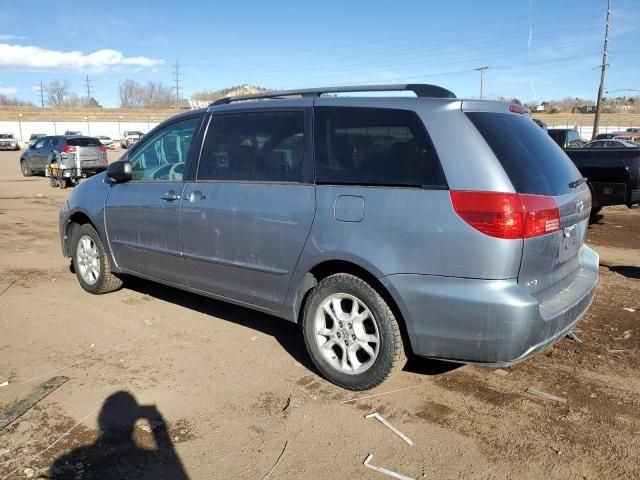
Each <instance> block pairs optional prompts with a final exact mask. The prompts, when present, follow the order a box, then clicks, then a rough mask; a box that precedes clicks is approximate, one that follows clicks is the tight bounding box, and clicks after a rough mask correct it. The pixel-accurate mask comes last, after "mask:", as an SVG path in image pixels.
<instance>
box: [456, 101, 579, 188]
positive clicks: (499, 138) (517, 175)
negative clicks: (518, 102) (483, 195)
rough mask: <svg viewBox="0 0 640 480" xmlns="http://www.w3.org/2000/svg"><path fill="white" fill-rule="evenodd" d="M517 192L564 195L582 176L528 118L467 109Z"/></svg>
mask: <svg viewBox="0 0 640 480" xmlns="http://www.w3.org/2000/svg"><path fill="white" fill-rule="evenodd" d="M466 115H467V117H468V118H469V119H470V120H471V122H472V123H473V124H474V125H475V127H476V128H477V129H478V131H479V132H480V134H481V135H482V136H483V137H484V139H485V141H486V142H487V144H489V146H490V147H491V149H492V150H493V153H494V154H495V155H496V157H497V159H498V161H499V162H500V164H501V165H502V168H504V170H505V172H506V174H507V175H508V176H509V179H510V180H511V183H512V184H513V187H514V188H515V189H516V191H517V192H518V193H529V194H533V195H552V196H557V195H565V194H568V193H575V189H573V188H571V187H569V184H570V183H571V182H573V181H574V180H577V179H578V178H580V177H581V176H582V175H580V172H579V171H578V169H577V168H576V167H575V166H574V165H573V162H572V161H571V160H570V159H569V157H567V155H566V154H565V153H564V152H563V151H562V149H561V148H560V147H559V146H558V145H557V144H556V142H554V141H553V139H552V138H551V137H550V136H549V135H547V134H546V133H545V132H544V130H542V129H541V128H540V127H538V126H537V125H536V124H535V123H534V122H532V121H531V119H529V118H527V117H524V116H519V115H513V114H508V113H493V112H466Z"/></svg>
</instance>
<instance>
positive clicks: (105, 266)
mask: <svg viewBox="0 0 640 480" xmlns="http://www.w3.org/2000/svg"><path fill="white" fill-rule="evenodd" d="M84 237H89V238H90V239H91V241H92V242H93V244H94V245H95V247H96V249H97V252H98V264H99V273H98V275H97V278H96V280H95V281H94V282H93V283H89V282H87V281H85V279H84V278H83V277H82V273H81V268H80V267H79V265H78V244H79V242H80V240H81V239H83V238H84ZM71 247H72V250H71V251H72V253H73V257H72V262H73V269H74V271H75V273H76V277H77V278H78V282H80V286H81V287H82V288H83V289H84V290H86V291H87V292H89V293H93V294H94V295H102V294H103V293H109V292H114V291H116V290H118V289H119V288H120V287H122V280H121V279H120V278H118V277H117V276H116V275H115V274H114V273H112V272H111V265H110V263H109V257H108V256H107V254H106V252H105V249H104V245H103V244H102V240H100V236H99V235H98V233H97V232H96V231H95V229H94V228H93V227H92V226H91V225H89V224H84V225H75V226H74V228H73V233H72V235H71Z"/></svg>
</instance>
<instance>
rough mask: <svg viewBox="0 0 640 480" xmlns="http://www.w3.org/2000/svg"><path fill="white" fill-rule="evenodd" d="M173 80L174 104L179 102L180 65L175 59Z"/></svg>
mask: <svg viewBox="0 0 640 480" xmlns="http://www.w3.org/2000/svg"><path fill="white" fill-rule="evenodd" d="M174 74H175V77H174V81H175V82H176V86H175V89H176V106H178V104H179V103H180V65H178V61H177V60H176V64H175V66H174Z"/></svg>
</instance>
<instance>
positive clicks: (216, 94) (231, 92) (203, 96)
mask: <svg viewBox="0 0 640 480" xmlns="http://www.w3.org/2000/svg"><path fill="white" fill-rule="evenodd" d="M269 91H271V90H270V89H268V88H264V87H257V86H255V85H246V84H245V85H238V86H235V87H229V88H224V89H222V90H213V91H212V90H203V91H201V92H196V93H194V94H193V95H192V96H191V98H193V99H194V100H202V101H207V102H213V101H215V100H218V99H219V98H223V97H235V96H237V95H252V94H254V93H264V92H269Z"/></svg>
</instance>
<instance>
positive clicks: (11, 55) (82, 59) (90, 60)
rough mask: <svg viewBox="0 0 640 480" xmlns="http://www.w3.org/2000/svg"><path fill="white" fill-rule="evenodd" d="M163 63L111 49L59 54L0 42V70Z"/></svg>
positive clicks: (149, 65) (105, 67)
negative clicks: (8, 68)
mask: <svg viewBox="0 0 640 480" xmlns="http://www.w3.org/2000/svg"><path fill="white" fill-rule="evenodd" d="M163 63H164V60H162V59H154V58H149V57H125V56H124V55H123V54H122V52H119V51H117V50H111V49H103V50H97V51H95V52H91V53H84V52H80V51H72V52H61V51H57V50H47V49H44V48H40V47H34V46H27V45H9V44H7V43H0V68H1V67H12V68H20V67H27V68H70V69H74V70H91V71H103V70H108V69H109V68H115V67H120V66H134V67H154V66H156V65H161V64H163Z"/></svg>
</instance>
